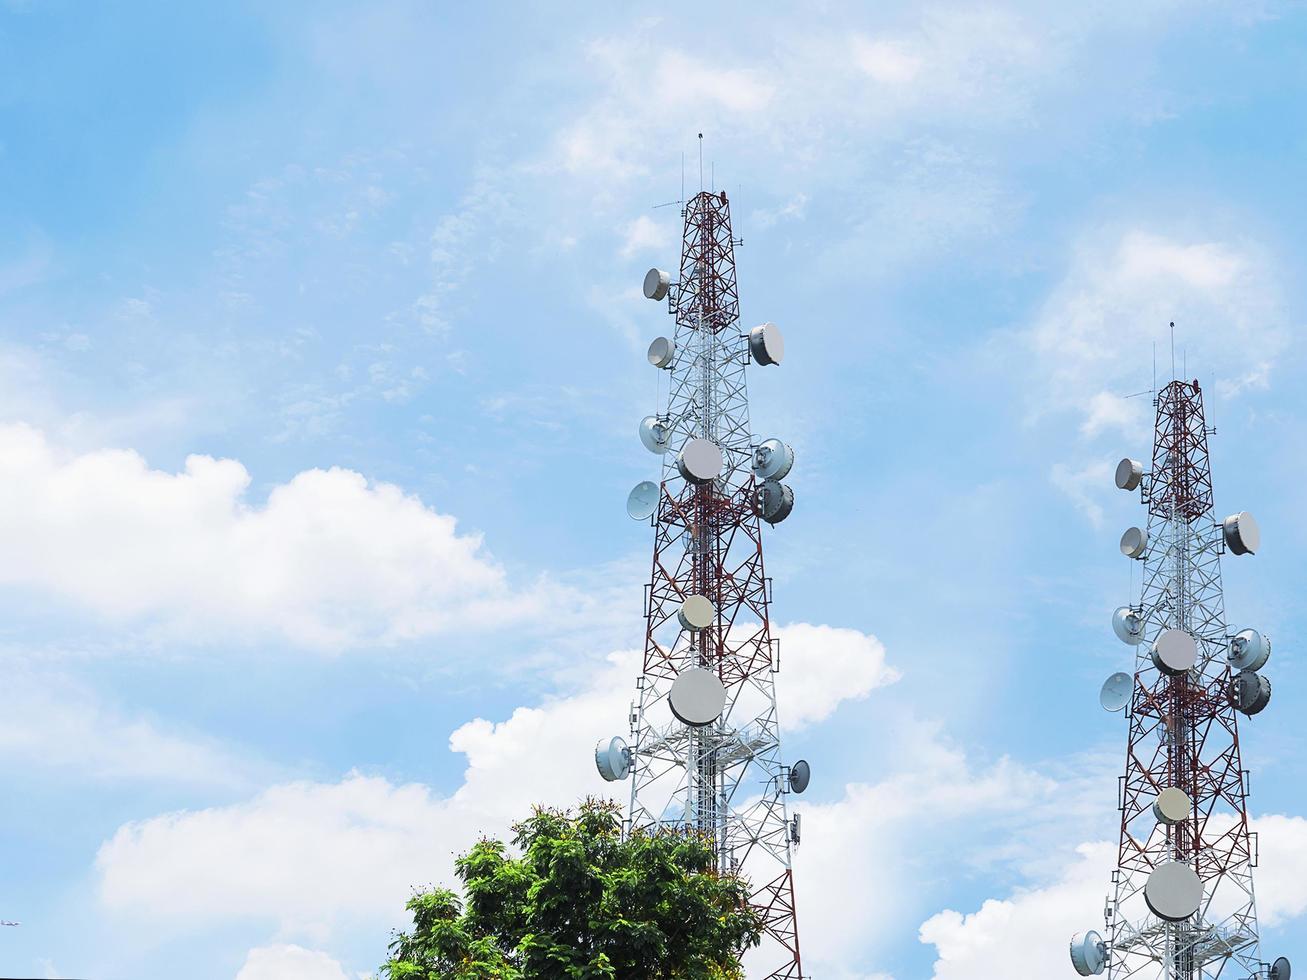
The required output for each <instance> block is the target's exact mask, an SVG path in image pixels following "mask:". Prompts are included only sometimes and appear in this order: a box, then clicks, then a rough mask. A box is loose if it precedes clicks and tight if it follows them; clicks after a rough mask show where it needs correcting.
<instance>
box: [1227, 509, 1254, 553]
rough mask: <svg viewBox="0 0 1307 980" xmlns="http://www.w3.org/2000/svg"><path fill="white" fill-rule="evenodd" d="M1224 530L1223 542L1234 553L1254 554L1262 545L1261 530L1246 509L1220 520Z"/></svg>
mask: <svg viewBox="0 0 1307 980" xmlns="http://www.w3.org/2000/svg"><path fill="white" fill-rule="evenodd" d="M1221 523H1222V526H1223V528H1224V530H1225V543H1226V545H1227V546H1228V547H1229V548H1230V550H1231V551H1233V552H1234V553H1235V554H1236V555H1255V554H1256V553H1257V549H1258V548H1260V547H1261V546H1262V532H1261V529H1260V528H1259V527H1258V526H1257V522H1256V521H1255V520H1253V515H1252V514H1250V513H1248V512H1247V511H1246V510H1241V511H1240V512H1239V513H1237V514H1231V515H1230V516H1229V517H1227V518H1226V519H1225V520H1224V521H1222V522H1221Z"/></svg>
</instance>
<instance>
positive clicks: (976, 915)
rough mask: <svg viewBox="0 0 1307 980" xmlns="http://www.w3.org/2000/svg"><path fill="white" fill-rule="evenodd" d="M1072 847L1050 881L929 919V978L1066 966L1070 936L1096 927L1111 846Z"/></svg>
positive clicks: (975, 978) (966, 978)
mask: <svg viewBox="0 0 1307 980" xmlns="http://www.w3.org/2000/svg"><path fill="white" fill-rule="evenodd" d="M1077 854H1078V857H1077V860H1076V861H1075V862H1074V863H1073V864H1072V865H1071V866H1070V867H1069V868H1068V869H1067V871H1066V874H1065V875H1064V876H1063V877H1062V878H1061V879H1060V880H1058V881H1056V882H1055V883H1053V884H1052V885H1049V886H1048V887H1045V888H1039V889H1033V890H1029V891H1024V892H1019V893H1017V894H1016V895H1014V896H1013V897H1012V898H1010V899H1007V900H1003V901H1000V900H997V899H990V900H989V901H986V902H985V903H984V904H983V905H981V907H980V909H979V910H978V911H976V912H973V913H971V914H970V915H962V914H960V913H958V912H954V911H952V910H947V911H944V912H940V913H939V914H938V915H934V916H932V917H931V918H930V919H928V920H926V922H925V923H924V924H923V925H922V927H921V941H922V942H923V943H930V944H933V945H934V946H935V949H936V954H937V957H938V958H937V960H936V962H935V972H934V975H933V976H934V980H991V978H992V980H998V978H1000V977H1002V978H1004V980H1007V978H1009V977H1013V976H1058V975H1059V974H1061V973H1065V972H1066V971H1068V970H1069V969H1070V967H1071V964H1070V961H1069V960H1068V958H1067V943H1069V942H1070V940H1071V936H1072V935H1074V934H1075V933H1076V932H1079V931H1081V930H1083V929H1091V928H1094V927H1095V926H1098V927H1099V929H1100V931H1101V923H1100V922H1099V921H1098V920H1099V919H1101V918H1102V908H1103V899H1104V898H1105V897H1106V895H1107V892H1108V888H1109V886H1110V878H1109V876H1110V874H1111V870H1112V866H1113V863H1114V861H1115V858H1116V847H1115V845H1112V844H1104V843H1099V844H1086V845H1083V846H1081V847H1080V848H1079V849H1078V851H1077ZM1096 916H1097V918H1096Z"/></svg>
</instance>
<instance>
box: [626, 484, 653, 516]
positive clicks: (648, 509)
mask: <svg viewBox="0 0 1307 980" xmlns="http://www.w3.org/2000/svg"><path fill="white" fill-rule="evenodd" d="M658 494H659V491H658V484H656V483H654V482H653V481H652V480H645V481H644V482H643V483H637V484H636V485H635V489H633V490H632V491H631V492H630V493H629V494H627V496H626V512H627V513H628V514H630V515H631V519H632V520H635V521H647V520H648V519H649V518H651V517H653V512H654V511H656V510H657V509H658Z"/></svg>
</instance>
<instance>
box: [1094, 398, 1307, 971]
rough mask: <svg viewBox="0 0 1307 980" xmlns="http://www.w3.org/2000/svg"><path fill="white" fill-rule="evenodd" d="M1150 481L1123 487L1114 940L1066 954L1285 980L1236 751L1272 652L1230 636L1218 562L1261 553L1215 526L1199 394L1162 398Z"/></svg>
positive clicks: (1113, 963)
mask: <svg viewBox="0 0 1307 980" xmlns="http://www.w3.org/2000/svg"><path fill="white" fill-rule="evenodd" d="M1155 405H1156V408H1157V418H1156V426H1155V430H1154V437H1153V455H1152V465H1151V468H1150V469H1148V470H1145V467H1144V464H1143V463H1140V462H1136V461H1135V460H1132V459H1124V460H1122V461H1121V463H1120V465H1119V466H1118V467H1117V472H1116V484H1117V486H1118V487H1120V488H1121V489H1123V490H1136V489H1138V490H1139V493H1140V497H1141V499H1142V502H1143V503H1144V504H1145V505H1146V506H1147V508H1148V521H1147V526H1146V528H1138V527H1132V528H1130V529H1129V530H1127V531H1126V532H1125V534H1124V535H1123V536H1122V538H1121V551H1122V552H1123V553H1124V554H1125V555H1126V556H1127V557H1128V558H1131V559H1134V560H1138V561H1140V562H1141V563H1142V565H1143V579H1142V588H1141V591H1140V595H1139V601H1138V603H1137V604H1135V605H1131V606H1122V607H1121V608H1120V609H1118V610H1117V611H1116V613H1115V614H1114V617H1113V623H1112V626H1113V630H1114V631H1115V633H1116V635H1117V636H1118V637H1119V638H1120V639H1122V640H1123V641H1125V642H1126V643H1127V644H1130V645H1132V646H1134V647H1135V649H1136V650H1137V655H1136V660H1135V669H1134V674H1133V676H1131V675H1130V674H1126V673H1121V674H1116V675H1113V677H1111V678H1109V679H1108V681H1107V683H1106V684H1105V685H1104V686H1103V692H1102V702H1103V706H1104V707H1105V708H1107V709H1108V710H1111V711H1119V710H1122V709H1125V710H1126V711H1127V719H1128V723H1129V729H1130V738H1129V747H1128V749H1127V751H1126V769H1125V775H1124V776H1123V777H1122V778H1121V780H1120V787H1119V793H1118V796H1119V799H1118V806H1119V808H1120V811H1121V838H1120V851H1119V854H1118V860H1117V870H1116V871H1115V872H1114V873H1113V875H1112V881H1113V885H1114V886H1115V891H1114V894H1113V895H1112V896H1111V897H1109V899H1108V902H1107V907H1106V910H1105V913H1106V928H1105V932H1104V934H1103V935H1100V934H1099V933H1098V932H1096V931H1092V930H1091V931H1089V932H1087V933H1081V934H1079V935H1077V936H1076V937H1075V938H1074V939H1073V940H1072V943H1071V959H1072V963H1073V965H1074V966H1075V968H1076V970H1077V971H1078V972H1079V973H1080V974H1082V975H1084V976H1090V975H1094V974H1101V973H1104V972H1106V974H1107V975H1108V977H1110V978H1113V980H1124V978H1127V977H1132V978H1134V977H1137V978H1149V980H1154V978H1156V980H1213V978H1217V977H1220V978H1222V980H1247V978H1253V977H1259V978H1267V977H1270V978H1274V980H1288V974H1289V964H1288V961H1287V960H1284V959H1280V960H1277V961H1276V962H1275V963H1274V964H1268V963H1265V962H1263V961H1262V958H1261V951H1260V943H1259V938H1258V931H1257V904H1256V900H1255V898H1254V894H1253V869H1254V868H1255V867H1256V864H1257V842H1256V834H1254V833H1253V832H1252V831H1251V830H1250V829H1249V825H1248V811H1247V795H1248V773H1247V772H1246V771H1245V770H1244V769H1243V766H1242V762H1241V760H1240V752H1239V724H1238V716H1239V714H1240V713H1243V714H1245V715H1254V714H1256V713H1257V712H1259V711H1261V710H1262V709H1263V708H1264V707H1265V706H1266V704H1267V703H1268V702H1269V700H1270V682H1269V681H1268V680H1267V679H1266V678H1265V677H1264V676H1263V675H1262V674H1261V673H1259V671H1260V670H1261V669H1262V667H1263V666H1264V665H1265V663H1266V660H1267V658H1268V657H1269V655H1270V640H1269V639H1268V638H1266V637H1264V636H1262V635H1261V634H1260V633H1258V632H1257V631H1256V630H1251V629H1246V630H1242V631H1240V632H1239V633H1237V634H1232V633H1231V632H1230V630H1229V629H1228V627H1227V625H1226V619H1225V601H1224V597H1223V594H1222V590H1221V556H1222V554H1224V553H1226V552H1227V551H1228V552H1232V553H1234V554H1236V555H1242V554H1251V553H1253V552H1255V551H1256V550H1257V548H1258V545H1259V535H1258V530H1257V525H1256V523H1255V522H1254V521H1253V519H1252V517H1251V515H1249V514H1247V513H1239V514H1235V515H1233V516H1231V517H1228V518H1226V519H1225V520H1224V521H1217V520H1214V519H1213V517H1212V513H1213V511H1212V504H1213V499H1212V469H1211V462H1210V460H1209V458H1208V453H1207V437H1208V435H1209V434H1211V433H1212V432H1213V431H1214V430H1211V429H1209V428H1208V426H1207V423H1206V421H1205V418H1204V415H1203V395H1202V391H1201V389H1200V388H1199V386H1198V382H1197V381H1192V382H1191V381H1172V382H1170V383H1169V384H1167V385H1166V387H1165V388H1163V389H1162V390H1161V392H1159V393H1158V394H1157V398H1156V402H1155Z"/></svg>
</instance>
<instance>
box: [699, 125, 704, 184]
mask: <svg viewBox="0 0 1307 980" xmlns="http://www.w3.org/2000/svg"><path fill="white" fill-rule="evenodd" d="M699 192H700V193H702V192H703V133H700V134H699Z"/></svg>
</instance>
